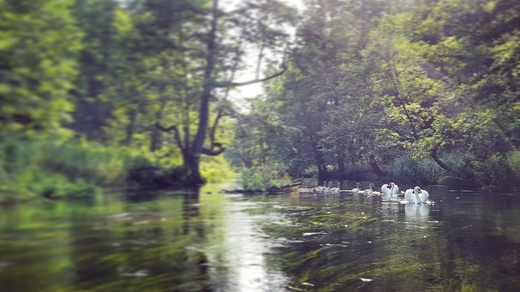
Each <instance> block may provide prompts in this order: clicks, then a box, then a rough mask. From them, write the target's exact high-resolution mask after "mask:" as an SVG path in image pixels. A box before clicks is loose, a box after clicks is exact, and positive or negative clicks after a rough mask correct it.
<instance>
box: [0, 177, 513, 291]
mask: <svg viewBox="0 0 520 292" xmlns="http://www.w3.org/2000/svg"><path fill="white" fill-rule="evenodd" d="M428 191H429V192H430V196H431V198H432V199H433V200H435V201H436V204H435V205H432V206H428V205H399V204H390V203H381V202H380V201H379V200H372V199H371V198H367V197H363V196H361V197H360V196H358V195H346V194H342V195H330V196H323V195H313V194H306V195H298V194H285V195H276V196H273V195H242V194H224V193H221V192H218V187H216V188H215V186H207V187H205V188H204V189H202V190H201V191H200V192H199V193H196V192H191V191H185V192H178V191H177V192H142V193H140V195H144V196H145V197H147V198H148V199H146V200H142V199H138V200H136V199H135V194H132V196H125V194H121V193H115V192H114V194H113V195H110V194H109V195H108V196H105V197H102V198H97V199H95V200H89V201H50V202H32V203H28V204H21V205H17V206H11V207H3V208H2V209H1V212H0V291H517V289H518V287H520V196H518V195H515V194H495V193H467V192H458V191H451V192H450V191H448V190H446V189H444V188H429V189H428ZM129 198H130V199H129ZM441 201H442V202H441Z"/></svg>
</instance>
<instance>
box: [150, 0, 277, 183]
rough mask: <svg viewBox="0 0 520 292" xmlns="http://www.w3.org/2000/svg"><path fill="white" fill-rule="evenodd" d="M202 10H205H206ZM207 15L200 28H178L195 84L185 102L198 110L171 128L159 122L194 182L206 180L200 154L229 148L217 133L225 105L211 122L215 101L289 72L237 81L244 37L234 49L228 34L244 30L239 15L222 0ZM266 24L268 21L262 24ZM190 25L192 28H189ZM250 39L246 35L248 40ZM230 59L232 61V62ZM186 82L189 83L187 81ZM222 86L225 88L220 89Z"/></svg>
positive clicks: (215, 1) (186, 71) (187, 70)
mask: <svg viewBox="0 0 520 292" xmlns="http://www.w3.org/2000/svg"><path fill="white" fill-rule="evenodd" d="M197 13H198V12H197ZM200 13H204V9H202V10H201V12H200ZM204 15H206V14H199V20H198V21H197V22H194V25H195V28H197V26H198V27H199V28H198V29H194V30H192V31H189V29H190V26H187V25H186V24H184V25H183V27H182V28H180V30H179V31H178V33H179V34H182V36H179V35H178V36H179V37H180V38H179V39H180V44H181V46H182V47H184V48H186V50H184V52H181V53H180V58H181V59H182V61H181V64H184V65H181V66H183V69H182V70H184V74H185V77H186V78H188V79H189V80H187V81H189V84H193V85H194V86H193V87H192V88H189V90H188V91H187V92H186V94H187V95H184V96H185V99H184V104H185V105H187V104H191V105H193V106H197V107H198V108H197V109H196V111H188V114H187V116H186V117H187V118H185V119H184V120H183V121H178V122H180V123H179V124H177V123H175V124H173V125H171V126H167V127H166V126H163V125H162V123H158V124H157V127H158V128H159V129H161V130H163V131H165V132H170V131H171V132H173V134H174V137H175V141H176V143H177V146H178V147H179V148H180V149H181V152H182V156H183V163H184V168H185V170H186V172H187V174H186V176H187V180H188V182H189V183H192V184H199V183H201V182H202V179H201V176H200V171H199V165H200V156H201V155H213V156H214V155H219V154H221V153H222V152H223V151H224V150H225V146H224V145H222V143H221V142H219V141H217V140H216V139H215V134H214V133H215V131H216V130H215V129H216V127H217V126H218V122H219V120H220V117H221V116H222V115H223V112H222V109H223V108H222V107H221V108H218V109H217V108H215V109H217V112H218V113H217V115H216V117H215V119H214V121H213V122H214V123H213V125H210V122H211V120H210V118H211V110H212V104H215V103H216V102H217V101H219V100H220V101H221V104H224V105H225V104H226V99H225V97H226V92H228V90H227V89H229V88H233V87H238V86H243V85H248V84H252V83H257V82H264V81H267V80H269V79H272V78H275V77H277V76H280V75H281V74H282V73H283V72H284V71H285V69H282V70H281V71H279V72H276V73H274V74H273V75H271V76H268V77H265V78H260V79H255V80H251V81H247V82H241V83H237V82H233V80H232V79H233V77H234V74H235V72H236V70H237V69H238V68H239V63H240V62H241V61H243V56H242V54H241V51H240V42H242V41H244V40H243V39H240V38H239V39H238V42H237V43H238V45H237V43H235V44H234V45H235V46H236V47H235V48H236V49H233V48H232V47H231V49H230V45H229V43H226V37H227V35H228V30H229V29H230V28H234V29H236V30H237V31H240V30H239V29H238V28H239V27H240V23H239V22H238V23H237V21H236V19H235V18H228V15H227V14H226V13H224V12H223V11H222V10H221V9H220V8H219V1H218V0H213V2H212V6H211V8H210V9H209V10H208V11H207V16H208V17H207V18H206V17H203V16H204ZM227 20H230V21H227ZM262 25H264V24H263V23H262ZM186 27H188V31H187V29H186ZM222 28H225V30H222ZM201 31H202V33H201ZM238 35H239V36H246V35H247V34H240V33H239V34H238ZM247 40H248V39H247V38H246V39H245V41H247ZM202 44H203V46H202ZM191 51H193V52H196V53H192V52H191ZM183 54H189V56H190V58H186V57H187V56H186V55H184V56H183ZM230 55H231V56H232V57H230ZM229 60H232V61H231V62H230V63H228V61H229ZM226 77H227V78H226ZM182 84H187V82H183V83H182ZM219 89H223V90H220V91H219ZM222 94H223V95H222ZM192 116H195V117H196V118H195V119H196V121H194V120H193V119H192V118H191V117H192ZM194 125H196V129H194V132H195V133H194V134H193V135H192V134H191V133H192V130H190V129H191V128H192V127H193V126H194ZM208 130H209V131H208Z"/></svg>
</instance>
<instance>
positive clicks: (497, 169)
mask: <svg viewBox="0 0 520 292" xmlns="http://www.w3.org/2000/svg"><path fill="white" fill-rule="evenodd" d="M475 176H476V177H477V179H478V181H479V183H480V185H482V186H484V187H485V188H489V189H496V190H501V191H504V190H507V189H509V188H510V182H511V178H512V170H511V168H510V167H509V165H508V161H507V159H506V158H505V157H503V156H502V155H498V154H495V155H493V156H491V157H489V158H488V159H486V160H485V161H483V162H476V163H475Z"/></svg>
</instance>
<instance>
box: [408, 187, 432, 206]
mask: <svg viewBox="0 0 520 292" xmlns="http://www.w3.org/2000/svg"><path fill="white" fill-rule="evenodd" d="M429 197H430V194H428V192H427V191H426V190H423V189H421V188H420V187H418V186H417V187H415V188H413V189H407V190H406V192H405V193H404V199H405V200H407V201H408V202H410V203H416V204H421V203H426V201H428V198H429Z"/></svg>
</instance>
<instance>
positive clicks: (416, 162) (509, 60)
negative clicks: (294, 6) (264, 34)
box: [227, 0, 520, 190]
mask: <svg viewBox="0 0 520 292" xmlns="http://www.w3.org/2000/svg"><path fill="white" fill-rule="evenodd" d="M308 4H309V5H308V8H307V10H305V11H304V13H303V15H302V18H301V22H300V23H299V25H298V27H297V43H296V45H295V47H294V48H293V49H292V50H291V51H290V53H289V54H288V57H287V60H288V71H287V72H286V73H285V74H284V75H283V76H281V77H280V78H277V79H276V80H274V81H273V82H271V83H269V85H268V86H267V87H266V90H267V94H266V96H264V97H262V98H259V99H256V100H255V101H254V102H253V105H252V107H251V112H250V113H249V114H247V115H245V116H244V117H242V118H241V123H240V124H239V125H238V130H237V134H236V141H237V143H235V144H233V145H234V146H233V148H232V149H230V151H228V152H227V154H228V157H229V158H231V159H232V161H233V162H234V163H236V164H239V165H243V166H245V167H247V168H251V169H258V171H257V172H258V175H257V178H258V177H262V178H265V177H269V176H270V175H272V174H270V173H268V172H266V171H265V169H270V170H272V171H278V172H279V173H286V174H288V175H290V176H293V177H299V176H315V177H318V178H319V179H320V181H323V180H327V179H331V178H335V179H351V180H359V179H371V180H373V179H381V180H390V179H392V180H399V181H403V182H404V181H406V182H407V183H410V184H412V183H416V184H447V185H450V186H451V187H464V188H466V187H476V188H478V187H487V188H493V189H502V190H506V189H511V188H512V187H514V186H515V184H516V182H518V181H520V152H519V151H518V148H519V146H520V87H519V85H520V78H519V76H520V30H519V27H520V2H519V1H511V0H496V1H489V0H455V1H453V0H434V1H429V0H426V1H425V0H422V1H421V0H417V1H381V0H366V1H349V0H347V1H337V0H321V1H310V2H308ZM281 164H283V165H281ZM259 166H262V167H260V168H258V167H259ZM245 175H246V177H248V178H254V177H255V174H251V172H250V171H249V172H246V173H245Z"/></svg>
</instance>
